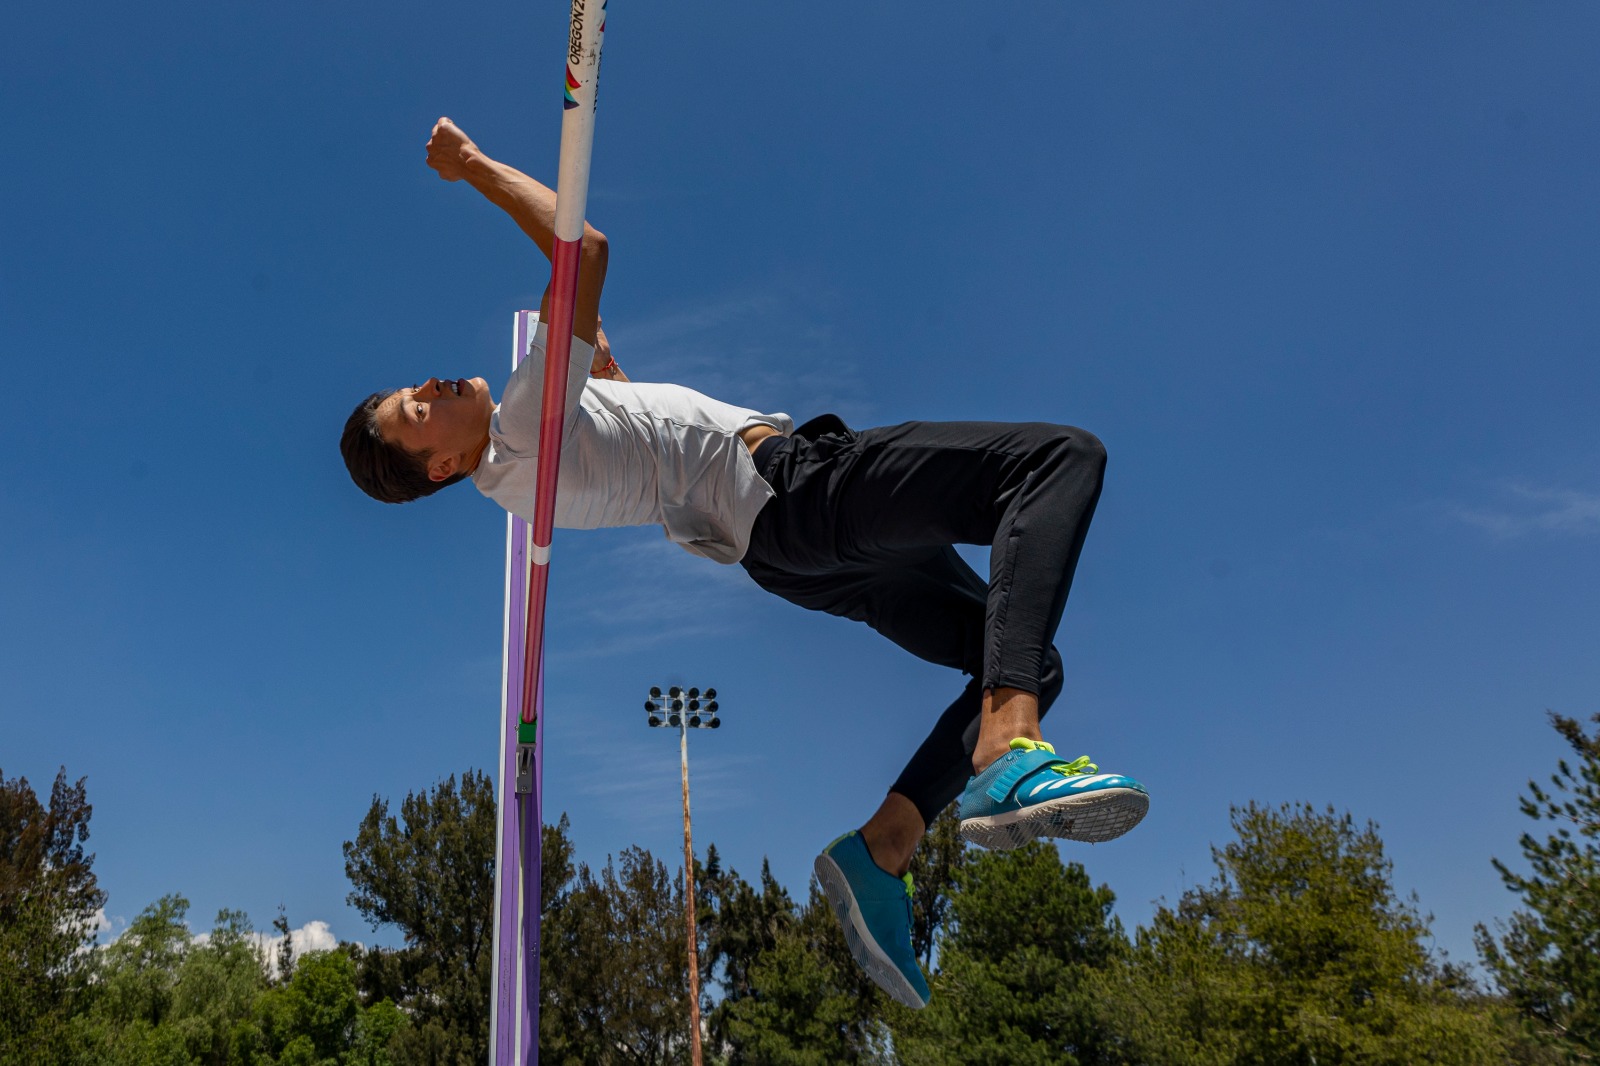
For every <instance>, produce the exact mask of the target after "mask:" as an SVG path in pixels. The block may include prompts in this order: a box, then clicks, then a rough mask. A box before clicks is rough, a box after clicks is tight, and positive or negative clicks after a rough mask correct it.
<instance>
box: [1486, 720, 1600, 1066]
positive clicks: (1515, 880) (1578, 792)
mask: <svg viewBox="0 0 1600 1066" xmlns="http://www.w3.org/2000/svg"><path fill="white" fill-rule="evenodd" d="M1550 721H1551V724H1552V725H1553V726H1554V727H1555V729H1556V731H1557V732H1558V733H1560V734H1561V737H1562V739H1563V740H1565V741H1566V743H1567V745H1568V746H1569V747H1570V748H1571V749H1572V752H1573V755H1574V756H1576V759H1577V762H1576V764H1575V765H1574V764H1572V763H1569V762H1568V761H1567V760H1566V759H1562V760H1560V761H1559V762H1558V763H1557V765H1556V773H1555V774H1553V775H1551V778H1550V785H1549V787H1548V788H1544V787H1541V786H1540V785H1539V784H1538V783H1537V782H1535V781H1530V782H1528V792H1529V794H1528V795H1527V796H1524V797H1523V799H1522V813H1523V814H1525V815H1527V816H1528V817H1529V818H1532V819H1533V820H1534V821H1535V822H1538V823H1544V822H1549V823H1551V825H1552V826H1553V827H1554V832H1547V833H1546V835H1544V836H1543V838H1542V839H1541V838H1540V837H1539V836H1537V835H1535V834H1534V833H1524V834H1523V836H1522V839H1521V841H1520V845H1521V848H1522V856H1523V859H1524V860H1525V861H1526V863H1527V866H1528V871H1529V872H1528V873H1527V874H1526V875H1524V874H1519V873H1516V872H1514V871H1513V870H1511V868H1510V867H1508V866H1506V865H1505V864H1504V863H1502V862H1500V861H1499V860H1495V863H1494V866H1495V869H1496V870H1498V871H1499V872H1500V877H1501V879H1502V880H1503V881H1504V882H1505V885H1506V887H1507V888H1509V889H1510V890H1511V891H1512V892H1515V893H1516V894H1517V895H1518V896H1520V897H1521V901H1522V905H1523V909H1521V910H1518V911H1517V912H1516V913H1515V914H1513V915H1512V917H1511V919H1510V920H1509V922H1507V923H1505V924H1503V925H1502V926H1501V927H1500V930H1499V932H1500V936H1499V938H1498V939H1497V938H1496V937H1494V936H1492V935H1491V934H1490V933H1489V931H1488V930H1487V929H1486V928H1485V927H1483V926H1481V925H1480V926H1479V927H1478V934H1477V941H1478V950H1479V953H1480V954H1481V955H1482V957H1483V961H1484V965H1485V966H1486V967H1487V968H1488V969H1489V972H1490V973H1491V974H1493V975H1494V979H1495V981H1496V983H1497V984H1498V985H1499V987H1500V988H1501V990H1502V991H1503V992H1504V994H1505V995H1506V997H1507V999H1508V1000H1509V1001H1510V1003H1511V1004H1512V1006H1513V1007H1514V1008H1515V1009H1516V1011H1517V1013H1518V1014H1519V1016H1520V1017H1521V1018H1522V1019H1523V1020H1524V1022H1525V1024H1526V1026H1527V1028H1528V1030H1529V1032H1530V1034H1531V1036H1532V1037H1533V1039H1534V1040H1535V1041H1536V1042H1537V1043H1538V1044H1540V1045H1542V1046H1543V1047H1545V1048H1547V1049H1548V1050H1549V1051H1550V1052H1552V1053H1554V1055H1555V1056H1556V1059H1555V1061H1566V1062H1594V1061H1597V1060H1600V730H1597V731H1596V732H1595V733H1594V734H1588V733H1585V732H1584V729H1583V726H1582V724H1581V723H1579V722H1578V721H1576V720H1575V719H1572V718H1564V717H1562V716H1560V715H1556V714H1552V715H1551V716H1550ZM1593 721H1594V722H1595V723H1597V724H1600V715H1596V716H1595V717H1594V719H1593Z"/></svg>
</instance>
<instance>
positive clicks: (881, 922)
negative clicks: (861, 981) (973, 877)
mask: <svg viewBox="0 0 1600 1066" xmlns="http://www.w3.org/2000/svg"><path fill="white" fill-rule="evenodd" d="M816 871H817V880H818V881H819V882H820V883H821V885H822V892H823V895H825V896H827V897H828V902H829V903H831V904H833V913H834V914H836V915H838V917H839V924H840V925H841V926H843V927H844V939H845V942H846V943H847V944H849V945H850V954H852V955H854V956H855V959H856V962H858V963H860V964H861V968H862V969H863V970H865V971H867V976H868V977H870V978H872V981H873V983H874V984H876V985H877V986H878V987H879V988H881V989H883V990H884V991H885V992H887V993H889V995H890V996H891V997H893V998H894V1000H895V1001H896V1002H898V1003H904V1004H905V1005H906V1006H908V1007H916V1008H921V1007H926V1006H927V1005H928V982H927V981H925V980H924V979H923V977H922V968H921V967H920V966H918V965H917V957H916V955H915V954H913V953H912V951H911V875H910V874H906V875H905V876H904V877H896V876H895V875H894V874H892V873H888V872H887V871H885V870H884V869H883V868H882V867H881V866H879V865H878V864H877V863H875V862H873V861H872V854H871V853H870V852H868V851H867V843H866V841H864V840H862V839H861V834H860V833H858V832H856V831H855V830H854V829H852V830H851V831H850V832H848V833H846V834H845V835H844V836H842V837H840V838H839V839H838V840H835V841H834V842H833V843H832V844H829V845H828V846H827V847H826V848H825V849H823V852H822V854H821V855H818V856H817V862H816Z"/></svg>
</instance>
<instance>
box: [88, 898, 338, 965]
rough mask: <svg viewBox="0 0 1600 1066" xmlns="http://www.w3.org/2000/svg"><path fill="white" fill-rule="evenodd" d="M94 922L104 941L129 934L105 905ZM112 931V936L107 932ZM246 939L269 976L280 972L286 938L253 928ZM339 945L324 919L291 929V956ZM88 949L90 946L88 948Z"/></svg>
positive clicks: (207, 938)
mask: <svg viewBox="0 0 1600 1066" xmlns="http://www.w3.org/2000/svg"><path fill="white" fill-rule="evenodd" d="M91 922H92V924H93V926H94V929H95V932H96V935H97V936H99V937H102V938H103V939H102V941H101V943H102V944H107V943H112V942H114V941H116V940H119V939H121V938H122V937H123V936H125V935H127V932H128V920H127V919H126V918H120V917H112V916H108V915H107V914H106V912H105V908H103V907H102V908H101V909H99V910H97V911H95V913H94V916H93V918H92V919H91ZM106 933H111V934H112V935H111V936H105V934H106ZM244 939H245V942H246V943H247V944H249V945H250V946H251V947H252V948H254V949H255V955H256V958H257V959H259V960H260V962H261V969H262V970H263V972H265V973H266V975H267V976H268V977H273V978H276V977H277V976H278V946H279V945H280V944H281V943H282V942H283V938H282V937H281V936H279V935H278V934H277V933H263V932H251V933H246V934H245V937H244ZM189 942H190V943H191V944H193V945H195V946H196V947H199V946H201V945H204V944H209V943H210V942H211V934H210V933H193V934H191V935H190V937H189ZM338 946H339V938H338V937H337V936H335V935H334V933H333V930H332V929H331V928H330V927H329V926H328V923H327V922H324V921H317V920H313V921H309V922H307V923H306V924H304V925H302V926H301V927H300V928H298V929H291V930H289V950H290V958H291V960H293V961H298V960H299V959H300V957H301V956H302V955H305V954H307V953H308V952H313V951H332V950H333V949H334V948H336V947H338ZM86 950H87V949H86Z"/></svg>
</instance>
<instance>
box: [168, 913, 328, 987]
mask: <svg viewBox="0 0 1600 1066" xmlns="http://www.w3.org/2000/svg"><path fill="white" fill-rule="evenodd" d="M207 935H208V934H204V933H202V934H201V935H200V936H197V937H195V941H196V943H199V942H200V941H202V940H204V939H205V938H206V936H207ZM245 939H246V940H248V941H249V942H250V943H252V944H254V945H255V948H256V953H257V954H258V955H260V956H261V965H262V967H263V968H264V969H265V970H266V971H267V975H268V976H269V977H277V976H279V974H278V945H279V944H281V943H282V942H283V938H282V937H280V936H279V935H278V934H276V933H250V934H249V935H248V936H246V937H245ZM338 946H339V938H338V937H336V936H334V935H333V930H332V929H330V928H328V923H327V922H323V921H310V922H307V923H306V924H305V925H302V926H301V927H300V928H298V929H291V930H289V954H290V958H291V959H292V960H293V961H299V959H300V956H302V955H305V954H307V953H308V952H312V951H332V950H333V949H334V948H336V947H338Z"/></svg>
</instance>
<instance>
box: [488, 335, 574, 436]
mask: <svg viewBox="0 0 1600 1066" xmlns="http://www.w3.org/2000/svg"><path fill="white" fill-rule="evenodd" d="M548 340H549V327H548V326H547V325H546V324H545V323H543V322H540V323H539V325H538V328H536V329H535V330H534V333H533V342H532V344H531V345H530V350H529V352H528V356H527V358H526V359H524V360H523V361H522V362H521V364H520V365H518V367H517V369H516V370H514V371H513V372H512V374H511V380H510V381H508V382H507V383H506V389H505V392H504V393H502V394H501V396H500V410H499V412H498V415H497V418H496V422H497V423H498V425H497V426H496V427H495V428H496V429H498V431H499V437H500V439H501V441H502V442H503V443H504V444H505V446H506V447H507V448H509V449H510V450H511V451H512V452H514V453H516V454H517V455H522V456H534V455H537V454H538V453H539V406H540V404H541V403H542V402H543V399H544V367H545V350H546V346H547V344H548ZM592 365H594V346H593V345H591V344H589V343H588V342H586V341H583V340H581V339H579V338H577V337H573V338H572V354H571V356H570V357H569V359H568V360H567V395H566V404H565V409H564V415H563V418H562V423H561V427H562V437H563V439H571V437H570V435H571V433H572V426H573V423H574V422H575V421H576V420H577V413H578V400H579V399H580V398H581V397H582V396H583V386H584V384H585V383H586V382H588V380H589V368H590V367H591V366H592Z"/></svg>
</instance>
